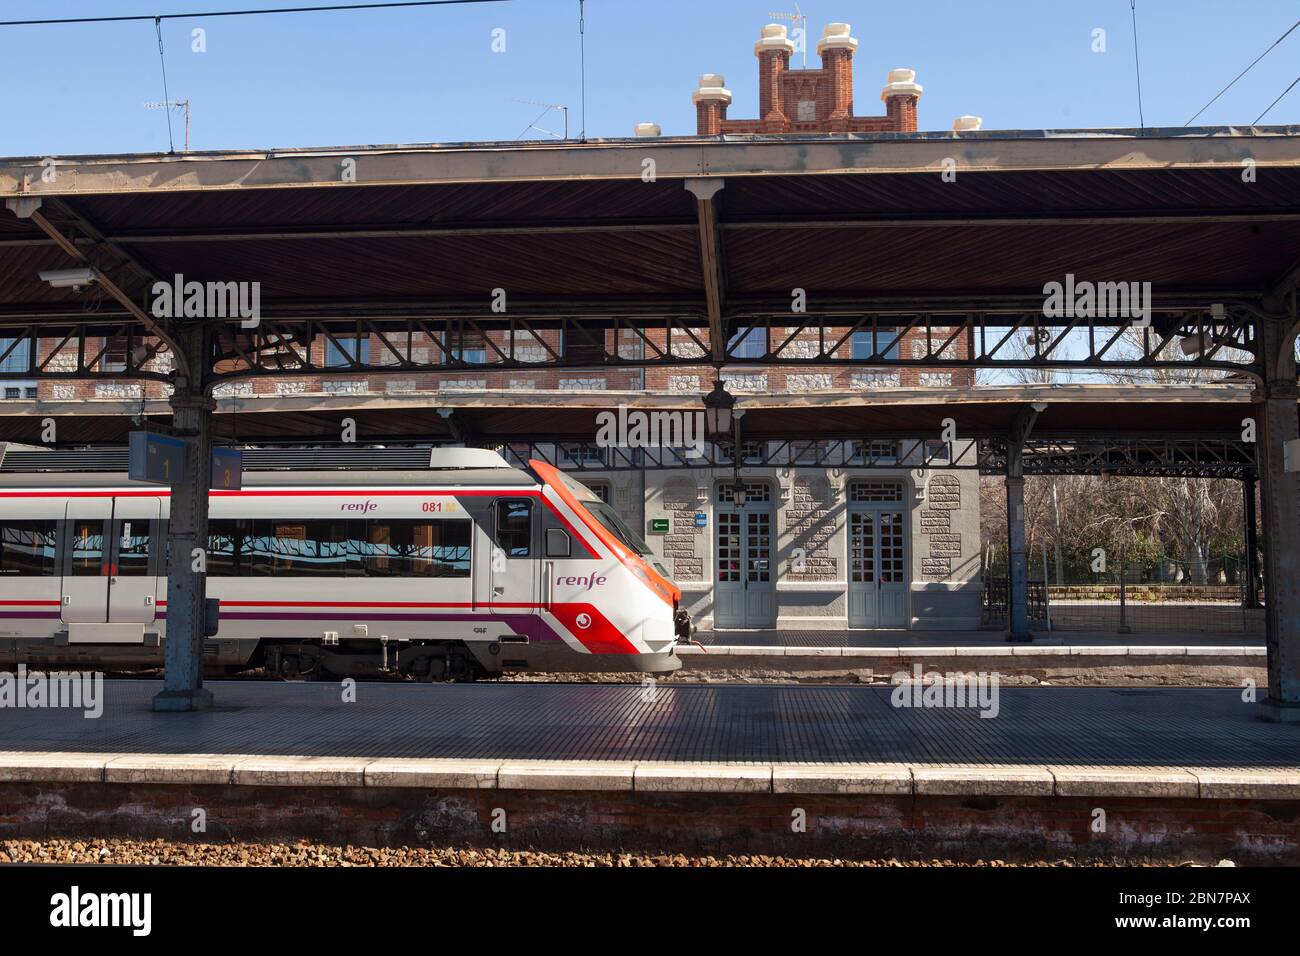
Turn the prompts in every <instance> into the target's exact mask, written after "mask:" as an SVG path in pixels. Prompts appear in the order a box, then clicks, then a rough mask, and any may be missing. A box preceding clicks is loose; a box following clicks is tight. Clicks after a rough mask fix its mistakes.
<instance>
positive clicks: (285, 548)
mask: <svg viewBox="0 0 1300 956" xmlns="http://www.w3.org/2000/svg"><path fill="white" fill-rule="evenodd" d="M349 524H355V522H348V521H332V520H328V519H325V520H317V519H298V520H293V519H287V520H283V521H274V520H273V521H269V522H266V521H257V522H254V525H255V531H256V532H257V535H256V544H257V545H259V546H260V548H261V549H260V550H259V551H255V552H254V554H253V570H254V572H260V573H269V574H287V575H310V576H313V577H320V576H330V577H344V576H347V575H350V574H361V560H360V554H359V551H358V549H357V548H356V547H355V546H354V543H353V541H352V539H351V538H350V537H349V534H348V531H349V528H348V525H349ZM264 527H265V528H266V531H263V528H264ZM268 559H269V562H268ZM268 564H269V566H268Z"/></svg>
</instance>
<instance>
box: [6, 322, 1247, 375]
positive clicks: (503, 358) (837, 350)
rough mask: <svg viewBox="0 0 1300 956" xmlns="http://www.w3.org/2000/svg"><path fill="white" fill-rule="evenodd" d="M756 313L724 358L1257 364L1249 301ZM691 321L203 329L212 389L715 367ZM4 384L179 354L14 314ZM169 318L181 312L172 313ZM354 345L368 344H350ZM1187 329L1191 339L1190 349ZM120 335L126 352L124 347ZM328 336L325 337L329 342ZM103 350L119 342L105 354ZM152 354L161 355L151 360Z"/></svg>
mask: <svg viewBox="0 0 1300 956" xmlns="http://www.w3.org/2000/svg"><path fill="white" fill-rule="evenodd" d="M798 319H799V321H797V322H796V321H794V317H792V316H780V317H775V316H763V317H754V318H752V319H751V320H748V322H749V324H742V325H740V326H738V331H736V332H733V333H732V338H731V341H730V342H729V344H728V346H727V348H726V349H725V354H724V358H723V364H725V365H727V366H729V367H751V368H765V367H785V368H792V369H796V368H800V367H819V368H823V369H825V368H836V367H843V368H860V369H900V368H919V369H955V368H968V369H997V368H1040V369H1060V370H1066V369H1070V370H1080V369H1107V368H1116V369H1118V368H1145V369H1153V370H1170V371H1173V370H1179V371H1190V370H1220V371H1225V372H1232V373H1243V372H1245V373H1250V374H1253V373H1255V370H1256V359H1255V354H1254V352H1255V341H1256V330H1255V322H1256V321H1258V318H1257V317H1256V316H1255V315H1253V314H1252V311H1251V310H1250V309H1248V308H1229V309H1226V310H1225V312H1224V315H1223V316H1221V317H1216V316H1213V315H1211V314H1210V313H1208V312H1178V313H1168V314H1163V315H1157V316H1156V317H1155V318H1153V320H1152V323H1151V325H1150V326H1149V327H1133V326H1114V325H1102V324H1100V323H1098V322H1097V321H1096V320H1089V319H1076V320H1070V321H1068V322H1056V321H1055V320H1045V319H1044V318H1043V317H1042V316H1041V315H1039V314H1035V313H1016V314H996V315H995V314H991V313H986V312H978V313H961V314H957V313H934V312H927V313H923V314H922V313H913V314H909V315H901V314H886V313H871V314H858V315H856V316H829V315H828V316H819V317H812V316H807V315H801V316H799V317H798ZM699 323H700V320H699V319H696V318H691V317H667V318H664V317H661V318H655V319H650V318H636V317H625V316H607V317H604V318H602V319H587V318H583V319H577V318H553V319H552V318H542V319H527V318H511V319H481V318H450V319H413V318H412V319H391V318H376V319H346V320H345V319H311V320H294V321H283V320H279V319H265V318H264V319H263V320H262V321H261V323H260V324H259V325H258V326H257V327H256V328H252V329H243V328H241V327H240V325H239V324H238V323H237V322H223V323H220V324H218V325H214V326H212V327H211V330H210V335H209V341H210V349H209V358H208V362H207V366H208V371H207V375H206V376H205V378H206V381H207V382H208V384H209V385H215V384H217V383H220V382H223V381H229V380H232V379H240V378H246V377H249V376H281V377H283V376H298V375H339V374H343V375H355V374H361V373H363V374H384V373H390V372H391V373H412V372H426V373H463V372H466V371H480V370H481V371H492V370H496V371H514V370H528V369H534V370H546V369H556V370H562V369H611V368H629V369H637V368H646V367H699V366H702V365H710V364H716V362H715V361H714V359H713V358H712V357H711V355H712V353H711V348H710V342H709V332H708V330H707V329H706V328H702V327H700V324H699ZM5 325H6V326H7V327H5V328H3V330H0V353H3V355H4V356H6V357H11V356H14V355H16V354H20V353H19V350H20V349H24V348H25V347H24V346H23V345H22V343H25V342H30V343H31V346H30V348H25V351H26V352H27V353H29V356H30V360H29V361H27V362H24V363H18V365H15V363H13V362H6V363H4V364H3V365H0V379H18V378H25V379H32V378H36V379H39V378H44V377H50V378H119V379H122V378H127V379H130V378H136V379H165V378H166V377H167V376H166V371H159V369H158V368H157V366H158V365H159V364H160V362H162V363H164V364H166V366H167V368H168V369H169V368H170V365H171V362H170V360H166V359H163V358H162V357H163V356H168V355H169V354H170V353H171V352H172V349H171V347H170V346H169V345H167V344H164V343H162V342H160V340H159V339H158V337H157V336H155V335H154V334H152V332H151V331H150V330H149V329H147V328H145V327H143V326H142V325H141V324H140V323H139V322H137V321H134V320H132V319H131V318H130V317H129V316H127V317H125V318H118V319H112V318H110V319H106V318H105V317H104V316H98V315H93V314H92V315H83V316H79V317H76V318H64V319H62V320H59V319H52V320H42V321H41V322H40V323H34V322H32V321H31V320H27V321H25V322H22V323H16V322H13V321H9V322H7V323H5ZM172 325H173V327H175V326H180V327H181V328H183V327H184V323H181V322H176V321H173V322H172ZM359 340H362V341H365V342H366V343H367V344H366V345H364V346H358V344H357V342H358V341H359ZM1183 340H1189V341H1191V342H1194V343H1199V345H1200V347H1199V348H1196V349H1194V350H1193V353H1192V354H1190V355H1186V354H1183V351H1182V349H1180V348H1179V345H1180V343H1181V342H1182V341H1183ZM123 346H125V349H123ZM331 346H332V347H331ZM106 351H107V352H110V353H117V356H118V357H117V358H116V359H115V360H114V361H113V362H111V363H108V362H106V361H105V354H106ZM155 360H158V361H155Z"/></svg>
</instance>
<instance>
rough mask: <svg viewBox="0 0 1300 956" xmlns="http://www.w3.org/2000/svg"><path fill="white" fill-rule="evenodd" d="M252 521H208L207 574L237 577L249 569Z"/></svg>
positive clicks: (236, 519)
mask: <svg viewBox="0 0 1300 956" xmlns="http://www.w3.org/2000/svg"><path fill="white" fill-rule="evenodd" d="M253 548H254V538H253V522H252V521H250V520H249V519H247V518H233V519H231V518H224V519H217V520H213V521H209V522H208V577H219V578H228V577H237V576H243V575H248V574H250V573H251V571H252V553H253Z"/></svg>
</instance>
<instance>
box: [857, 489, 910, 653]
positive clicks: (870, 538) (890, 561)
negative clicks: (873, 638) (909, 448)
mask: <svg viewBox="0 0 1300 956" xmlns="http://www.w3.org/2000/svg"><path fill="white" fill-rule="evenodd" d="M902 502H903V486H902V484H901V483H899V482H885V481H857V482H853V483H851V484H850V485H849V509H848V550H849V554H848V558H849V561H848V566H849V626H850V627H905V626H906V625H907V619H908V612H907V591H908V580H907V531H906V527H907V526H906V524H905V519H906V518H907V511H906V510H905V509H904V508H903V507H902Z"/></svg>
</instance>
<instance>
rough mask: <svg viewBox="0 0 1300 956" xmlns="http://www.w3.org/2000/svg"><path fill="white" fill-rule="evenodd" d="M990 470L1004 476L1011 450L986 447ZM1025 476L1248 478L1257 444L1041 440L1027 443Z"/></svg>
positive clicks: (1253, 469) (988, 444)
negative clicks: (1008, 451)
mask: <svg viewBox="0 0 1300 956" xmlns="http://www.w3.org/2000/svg"><path fill="white" fill-rule="evenodd" d="M983 444H984V446H985V448H986V450H987V455H986V456H984V461H985V462H986V463H987V464H988V466H989V468H988V470H987V471H986V472H985V473H986V474H1004V473H1005V470H1006V460H1007V445H1006V443H1005V442H1001V441H990V442H985V443H983ZM1024 472H1025V474H1026V475H1126V476H1140V477H1152V478H1249V477H1253V476H1254V475H1255V474H1256V460H1255V445H1254V444H1252V443H1249V442H1243V441H1240V440H1232V439H1202V438H1181V437H1180V438H1154V439H1135V438H1124V439H1113V438H1082V439H1062V438H1038V437H1030V438H1028V439H1027V440H1026V441H1025V443H1024Z"/></svg>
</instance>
